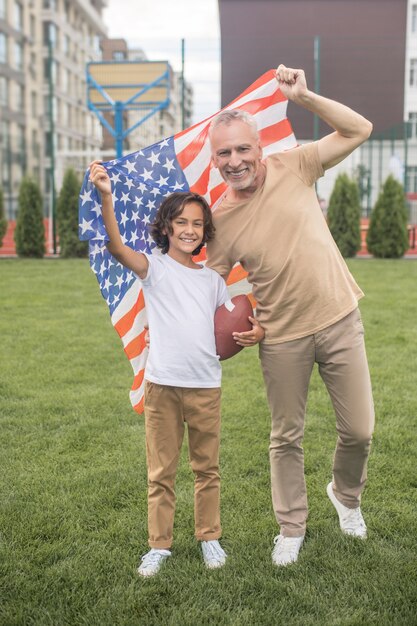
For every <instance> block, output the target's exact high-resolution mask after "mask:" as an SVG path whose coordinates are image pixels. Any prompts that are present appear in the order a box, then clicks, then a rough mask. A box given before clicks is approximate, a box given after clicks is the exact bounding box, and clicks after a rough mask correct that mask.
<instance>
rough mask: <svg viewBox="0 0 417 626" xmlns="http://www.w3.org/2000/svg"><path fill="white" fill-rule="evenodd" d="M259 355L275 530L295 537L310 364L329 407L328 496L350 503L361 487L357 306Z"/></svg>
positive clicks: (367, 404) (367, 429)
mask: <svg viewBox="0 0 417 626" xmlns="http://www.w3.org/2000/svg"><path fill="white" fill-rule="evenodd" d="M260 358H261V364H262V370H263V375H264V379H265V384H266V390H267V396H268V402H269V406H270V410H271V417H272V426H271V441H270V464H271V487H272V503H273V507H274V512H275V516H276V519H277V522H278V524H279V525H280V527H281V533H282V534H283V535H284V536H287V537H298V536H300V535H302V534H304V532H305V527H306V521H307V494H306V486H305V479H304V458H303V448H302V441H303V435H304V418H305V408H306V402H307V393H308V386H309V381H310V376H311V372H312V369H313V365H314V363H315V362H316V363H318V367H319V372H320V376H321V378H322V379H323V381H324V383H325V385H326V387H327V390H328V392H329V395H330V398H331V401H332V403H333V408H334V411H335V413H336V430H337V434H338V439H337V446H336V452H335V455H334V462H333V488H334V492H335V495H336V496H337V498H338V499H339V500H340V501H341V502H342V503H343V504H344V505H345V506H347V507H349V508H356V507H358V506H359V503H360V497H361V493H362V491H363V488H364V486H365V482H366V467H367V461H368V455H369V450H370V445H371V437H372V431H373V427H374V407H373V400H372V389H371V381H370V377H369V369H368V363H367V359H366V353H365V343H364V331H363V325H362V321H361V317H360V313H359V309H355V310H354V311H353V312H352V313H350V314H349V315H347V316H346V317H344V318H343V319H342V320H340V321H339V322H336V323H335V324H332V325H331V326H329V327H328V328H325V329H324V330H322V331H319V332H318V333H316V334H314V335H309V336H308V337H303V338H302V339H296V340H295V341H288V342H285V343H279V344H269V345H268V344H267V345H261V347H260Z"/></svg>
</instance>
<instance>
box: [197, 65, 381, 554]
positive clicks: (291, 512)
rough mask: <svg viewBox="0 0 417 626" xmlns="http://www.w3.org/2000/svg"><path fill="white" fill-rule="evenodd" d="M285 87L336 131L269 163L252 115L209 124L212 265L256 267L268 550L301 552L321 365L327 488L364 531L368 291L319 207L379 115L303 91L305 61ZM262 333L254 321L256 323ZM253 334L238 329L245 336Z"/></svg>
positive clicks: (283, 78)
mask: <svg viewBox="0 0 417 626" xmlns="http://www.w3.org/2000/svg"><path fill="white" fill-rule="evenodd" d="M276 77H277V80H278V83H279V86H280V89H281V91H282V93H283V94H284V95H285V96H286V97H287V98H288V99H289V100H292V101H293V102H295V103H296V104H299V105H300V106H302V107H304V108H305V109H308V110H309V111H311V112H312V113H315V114H317V115H318V116H319V117H320V118H321V119H322V120H324V121H325V122H326V123H327V124H328V125H329V126H330V127H332V128H333V129H334V132H333V133H331V134H329V135H327V136H325V137H323V138H322V139H320V140H319V141H317V142H314V143H311V144H306V145H303V146H298V147H296V148H294V149H292V150H288V151H286V152H282V153H279V154H275V155H271V156H269V157H267V158H266V159H265V161H263V160H262V150H261V146H260V142H259V136H258V133H257V130H256V124H255V122H254V120H253V118H252V117H251V116H249V115H248V114H247V113H245V112H243V111H224V112H222V113H220V114H219V115H218V116H217V117H216V118H215V119H214V120H213V122H212V124H211V127H210V143H211V151H212V160H213V163H214V165H215V166H216V167H217V168H218V169H219V171H220V173H221V175H222V177H223V178H224V180H225V181H226V183H227V184H228V189H227V191H226V194H225V196H224V197H223V199H222V201H221V203H220V205H219V206H218V207H217V208H216V210H215V212H214V223H215V226H216V237H215V239H214V240H213V241H212V242H210V243H209V245H208V249H207V258H208V264H209V266H210V267H211V268H213V269H215V270H217V271H218V272H219V273H220V274H221V275H222V276H224V277H225V278H226V277H227V276H228V274H229V272H230V270H231V268H232V267H233V265H234V264H235V262H237V261H239V262H240V263H241V264H242V266H243V267H244V269H246V270H247V272H248V280H249V282H250V283H251V285H252V290H253V294H254V296H255V299H256V301H257V319H258V320H259V323H260V325H261V326H262V327H263V328H264V330H265V338H264V340H263V341H262V342H261V344H260V359H261V364H262V370H263V375H264V380H265V385H266V390H267V396H268V402H269V406H270V410H271V417H272V427H271V441H270V464H271V486H272V502H273V506H274V511H275V516H276V519H277V522H278V524H279V525H280V534H279V535H278V536H277V537H276V538H275V540H274V543H275V547H274V549H273V552H272V559H273V562H274V563H275V564H276V565H287V564H288V563H291V562H294V561H296V560H297V558H298V554H299V550H300V548H301V545H302V543H303V539H304V535H305V529H306V520H307V496H306V487H305V479H304V464H303V449H302V439H303V430H304V417H305V407H306V401H307V392H308V385H309V380H310V375H311V372H312V368H313V365H314V363H315V362H317V363H318V366H319V372H320V375H321V377H322V379H323V381H324V383H325V385H326V387H327V390H328V392H329V394H330V397H331V400H332V403H333V407H334V410H335V413H336V428H337V433H338V440H337V446H336V452H335V457H334V464H333V480H332V482H330V483H329V485H328V487H327V494H328V496H329V498H330V500H331V502H332V503H333V505H334V506H335V508H336V511H337V513H338V515H339V521H340V526H341V529H342V531H343V532H345V533H346V534H349V535H353V536H355V537H361V538H365V537H366V525H365V522H364V520H363V517H362V514H361V510H360V498H361V493H362V491H363V488H364V486H365V481H366V466H367V459H368V455H369V450H370V444H371V437H372V431H373V425H374V410H373V401H372V391H371V383H370V377H369V370H368V364H367V359H366V353H365V346H364V338H363V326H362V322H361V318H360V313H359V310H358V300H359V299H360V298H361V297H362V296H363V293H362V291H361V290H360V288H359V287H358V286H357V284H356V283H355V281H354V279H353V277H352V275H351V274H350V272H349V270H348V268H347V266H346V264H345V262H344V260H343V258H342V256H341V254H340V252H339V250H338V248H337V246H336V244H335V242H334V240H333V239H332V237H331V235H330V231H329V229H328V227H327V224H326V222H325V219H324V217H323V214H322V211H321V209H320V206H319V203H318V199H317V195H316V193H315V187H314V184H315V182H316V180H317V179H318V178H319V177H320V176H322V175H323V174H324V171H325V170H327V169H328V168H330V167H332V166H334V165H336V164H337V163H339V162H340V161H342V159H344V158H345V157H347V156H348V155H349V154H350V153H351V152H352V151H353V150H354V149H355V148H357V147H358V146H359V145H360V144H361V143H363V142H364V141H365V140H366V139H367V138H368V137H369V135H370V133H371V131H372V124H371V123H370V122H369V121H368V120H366V119H365V118H364V117H362V116H361V115H359V114H358V113H356V112H354V111H352V110H351V109H349V108H348V107H346V106H344V105H342V104H339V103H337V102H334V101H332V100H329V99H327V98H324V97H322V96H319V95H317V94H315V93H313V92H311V91H310V90H309V89H308V88H307V84H306V79H305V76H304V72H303V71H302V70H295V69H290V68H287V67H285V66H284V65H280V66H279V67H278V69H277V73H276ZM254 330H256V329H254ZM252 335H253V333H252V331H250V332H249V333H247V334H245V333H243V334H236V340H237V341H238V343H240V344H241V345H251V344H253V343H254V337H253V336H252Z"/></svg>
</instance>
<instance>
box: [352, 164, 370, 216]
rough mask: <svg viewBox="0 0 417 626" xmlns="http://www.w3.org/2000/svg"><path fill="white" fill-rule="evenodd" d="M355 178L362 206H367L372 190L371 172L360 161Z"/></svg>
mask: <svg viewBox="0 0 417 626" xmlns="http://www.w3.org/2000/svg"><path fill="white" fill-rule="evenodd" d="M353 179H354V180H355V181H356V183H357V185H358V190H359V202H360V205H361V207H362V208H365V207H366V205H367V200H368V196H369V194H370V192H371V172H370V170H369V169H368V168H366V167H365V166H364V165H363V164H362V163H360V164H359V165H358V166H357V167H356V169H355V172H354V176H353Z"/></svg>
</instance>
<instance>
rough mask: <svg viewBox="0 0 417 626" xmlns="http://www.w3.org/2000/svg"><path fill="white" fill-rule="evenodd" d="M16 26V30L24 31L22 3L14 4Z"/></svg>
mask: <svg viewBox="0 0 417 626" xmlns="http://www.w3.org/2000/svg"><path fill="white" fill-rule="evenodd" d="M14 26H15V28H16V30H23V7H22V5H21V4H20V2H15V3H14Z"/></svg>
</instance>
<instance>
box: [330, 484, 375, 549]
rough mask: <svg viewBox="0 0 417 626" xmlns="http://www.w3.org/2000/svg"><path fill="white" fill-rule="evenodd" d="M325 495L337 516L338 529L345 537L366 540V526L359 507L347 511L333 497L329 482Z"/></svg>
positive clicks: (346, 508) (331, 486)
mask: <svg viewBox="0 0 417 626" xmlns="http://www.w3.org/2000/svg"><path fill="white" fill-rule="evenodd" d="M327 495H328V496H329V499H330V502H331V503H332V504H333V506H334V508H335V509H336V511H337V514H338V515H339V522H340V528H341V529H342V531H343V532H344V533H345V534H346V535H351V536H352V537H360V538H361V539H366V524H365V521H364V519H363V517H362V513H361V510H360V507H358V508H357V509H349V508H348V507H347V506H345V505H344V504H342V503H341V502H340V501H339V500H338V499H337V498H336V496H335V495H334V492H333V485H332V483H331V482H330V483H329V484H328V485H327Z"/></svg>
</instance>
